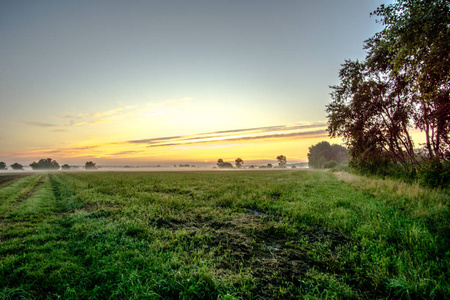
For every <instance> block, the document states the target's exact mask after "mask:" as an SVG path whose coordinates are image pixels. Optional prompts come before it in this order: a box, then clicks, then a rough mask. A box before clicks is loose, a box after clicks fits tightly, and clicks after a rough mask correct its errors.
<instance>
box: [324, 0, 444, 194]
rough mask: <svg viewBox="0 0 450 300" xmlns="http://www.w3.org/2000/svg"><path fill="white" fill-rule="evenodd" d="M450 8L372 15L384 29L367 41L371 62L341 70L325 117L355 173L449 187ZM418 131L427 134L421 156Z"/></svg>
mask: <svg viewBox="0 0 450 300" xmlns="http://www.w3.org/2000/svg"><path fill="white" fill-rule="evenodd" d="M449 3H450V2H449V1H421V0H397V1H395V2H394V3H393V4H390V5H387V6H385V5H382V6H380V7H379V8H378V9H377V10H376V11H375V12H373V13H372V14H373V15H375V16H377V17H379V18H381V19H380V20H379V22H381V24H382V25H384V29H383V30H382V31H381V32H379V33H377V34H376V35H375V36H373V37H372V38H369V39H368V40H367V41H365V45H364V48H365V49H366V51H367V56H366V58H365V60H364V61H352V60H346V61H345V63H344V64H343V65H342V68H341V69H340V71H339V78H340V84H339V85H336V86H332V87H331V88H332V90H333V91H332V93H331V98H332V102H331V103H330V104H329V105H327V109H326V110H327V113H328V132H329V135H330V136H331V137H341V138H342V139H343V140H344V142H345V144H346V146H347V147H348V149H349V153H350V156H351V162H350V164H351V165H352V167H354V168H355V169H358V170H360V171H362V172H368V173H375V174H382V175H390V174H394V173H397V175H396V176H406V177H409V178H412V179H415V178H417V179H419V180H421V181H423V182H424V183H426V184H430V185H433V186H445V185H446V184H448V183H449V182H450V178H449V177H450V175H449V174H450V163H449V161H450V138H449V132H450V113H449V112H450V57H449V53H450V30H449V28H450V13H449V11H450V4H449ZM413 128H416V129H420V131H422V132H423V134H424V137H425V144H424V145H423V147H422V150H421V151H419V150H418V149H417V146H416V145H415V144H414V142H413V139H412V137H411V133H410V131H411V129H413ZM399 171H400V172H399Z"/></svg>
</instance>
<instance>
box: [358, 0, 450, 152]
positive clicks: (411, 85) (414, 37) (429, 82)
mask: <svg viewBox="0 0 450 300" xmlns="http://www.w3.org/2000/svg"><path fill="white" fill-rule="evenodd" d="M373 15H376V16H378V17H381V19H380V20H379V21H380V22H381V23H382V24H383V25H384V29H383V30H382V31H381V32H379V33H378V34H376V35H375V36H374V37H373V38H371V39H369V40H368V42H367V46H366V48H367V49H368V50H369V52H368V63H369V65H370V66H371V67H372V68H373V69H376V70H379V71H383V72H387V73H388V74H389V75H390V76H399V75H400V76H403V77H404V78H405V80H406V82H407V83H408V89H409V90H408V93H409V95H410V97H411V106H412V107H413V108H414V114H413V115H412V117H413V119H414V125H415V126H416V127H417V128H419V129H420V130H422V131H423V132H424V133H425V136H426V145H425V147H426V150H427V152H428V156H429V157H438V158H439V159H447V160H448V159H450V139H449V132H450V113H449V111H450V1H448V0H434V1H432V0H397V1H396V2H394V3H393V4H391V5H388V6H384V5H382V6H380V7H379V8H378V9H377V10H376V11H375V12H374V13H373Z"/></svg>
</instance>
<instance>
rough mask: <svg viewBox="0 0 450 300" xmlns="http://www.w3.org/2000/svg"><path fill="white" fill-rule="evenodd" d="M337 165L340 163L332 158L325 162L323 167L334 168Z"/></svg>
mask: <svg viewBox="0 0 450 300" xmlns="http://www.w3.org/2000/svg"><path fill="white" fill-rule="evenodd" d="M337 165H338V163H337V162H336V161H334V160H330V161H327V162H325V163H324V164H323V168H324V169H332V168H335V167H336V166H337Z"/></svg>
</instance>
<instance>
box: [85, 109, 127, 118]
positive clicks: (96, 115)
mask: <svg viewBox="0 0 450 300" xmlns="http://www.w3.org/2000/svg"><path fill="white" fill-rule="evenodd" d="M124 110H125V108H124V107H117V108H114V109H111V110H107V111H104V112H97V113H93V114H92V116H93V117H103V116H111V115H113V114H115V113H118V112H121V111H124Z"/></svg>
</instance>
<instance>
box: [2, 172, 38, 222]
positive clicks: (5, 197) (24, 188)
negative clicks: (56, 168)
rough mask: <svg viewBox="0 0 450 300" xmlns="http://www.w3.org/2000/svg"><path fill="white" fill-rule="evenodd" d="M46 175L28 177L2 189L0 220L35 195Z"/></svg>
mask: <svg viewBox="0 0 450 300" xmlns="http://www.w3.org/2000/svg"><path fill="white" fill-rule="evenodd" d="M44 176H45V175H44V174H38V175H34V176H27V177H25V178H22V179H20V180H18V181H16V182H14V183H12V184H10V185H8V186H6V187H4V188H1V189H0V219H1V218H4V215H5V214H7V213H8V212H10V211H11V210H14V208H15V207H17V206H18V205H19V204H20V202H22V201H24V200H26V199H28V198H30V197H31V196H32V195H34V194H35V193H36V192H37V191H38V190H39V188H40V186H41V185H42V184H43V182H44Z"/></svg>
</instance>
